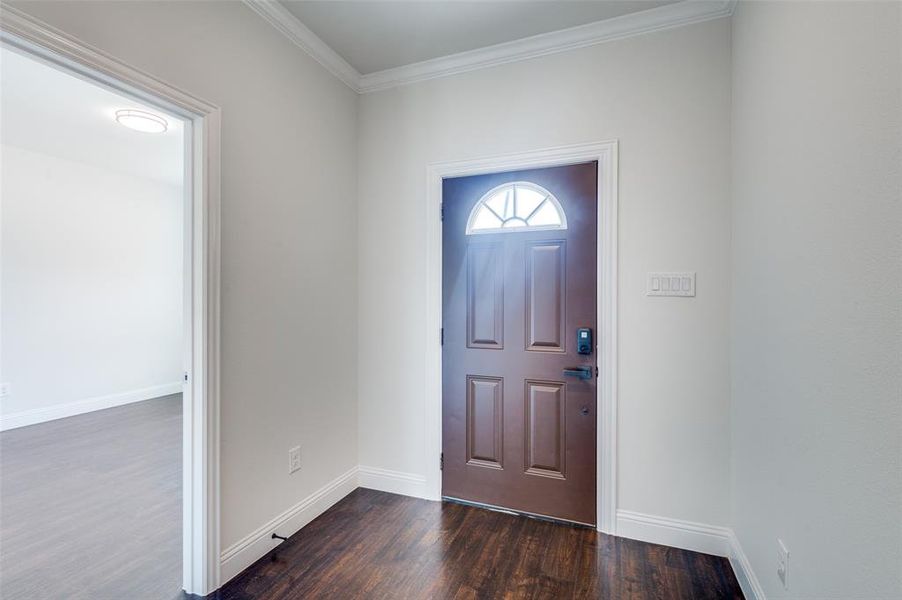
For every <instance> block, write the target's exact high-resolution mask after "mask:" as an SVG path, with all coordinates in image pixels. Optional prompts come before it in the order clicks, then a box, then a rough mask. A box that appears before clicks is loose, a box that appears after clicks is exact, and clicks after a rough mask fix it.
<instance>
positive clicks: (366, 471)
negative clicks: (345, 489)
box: [359, 466, 431, 500]
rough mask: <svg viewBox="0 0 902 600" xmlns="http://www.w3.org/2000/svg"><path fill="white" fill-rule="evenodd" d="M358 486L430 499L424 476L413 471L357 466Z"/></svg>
mask: <svg viewBox="0 0 902 600" xmlns="http://www.w3.org/2000/svg"><path fill="white" fill-rule="evenodd" d="M359 470H360V471H359V473H360V474H359V481H360V487H362V488H368V489H371V490H379V491H380V492H391V493H392V494H401V495H402V496H413V497H414V498H425V499H426V500H430V499H431V498H430V496H429V494H428V490H427V489H426V478H425V477H422V476H420V475H415V474H413V473H403V472H401V471H389V470H388V469H379V468H377V467H364V466H361V467H359Z"/></svg>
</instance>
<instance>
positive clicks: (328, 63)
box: [243, 0, 360, 93]
mask: <svg viewBox="0 0 902 600" xmlns="http://www.w3.org/2000/svg"><path fill="white" fill-rule="evenodd" d="M243 1H244V3H245V4H246V5H247V6H248V7H250V9H251V10H253V11H254V12H255V13H257V14H258V15H260V16H261V17H263V18H264V19H266V21H267V22H268V23H269V24H270V25H272V26H273V27H275V28H276V29H278V30H279V31H280V32H281V33H282V34H283V35H284V36H285V37H287V38H288V39H289V40H291V41H292V42H294V43H295V44H296V45H297V46H299V47H300V48H301V49H302V50H303V51H304V52H306V53H307V54H309V55H310V56H312V57H313V58H314V59H315V60H316V62H318V63H319V64H321V65H322V66H323V67H325V68H326V70H327V71H329V72H330V73H332V74H333V75H335V76H336V77H338V78H339V79H340V80H341V81H343V82H344V83H345V84H346V85H347V86H348V87H350V88H351V89H352V90H354V91H355V92H357V93H360V87H359V85H360V73H358V72H357V70H356V69H355V68H354V67H352V66H351V65H350V64H348V61H346V60H345V59H343V58H342V57H341V56H339V54H338V53H337V52H335V50H333V49H332V48H330V47H329V46H328V45H327V44H326V42H324V41H322V40H321V39H320V38H319V36H317V35H316V34H315V33H313V32H312V31H310V30H309V29H307V26H306V25H304V24H303V23H301V22H300V21H299V20H298V19H297V18H296V17H295V16H294V15H292V14H291V13H290V12H288V11H287V10H286V9H285V7H284V6H282V5H281V4H279V3H278V2H276V1H275V0H243Z"/></svg>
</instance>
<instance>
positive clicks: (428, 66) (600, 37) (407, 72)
mask: <svg viewBox="0 0 902 600" xmlns="http://www.w3.org/2000/svg"><path fill="white" fill-rule="evenodd" d="M737 1H738V0H683V1H682V2H676V3H674V4H667V5H664V6H659V7H657V8H652V9H649V10H643V11H640V12H635V13H631V14H628V15H623V16H621V17H615V18H613V19H605V20H603V21H596V22H594V23H587V24H585V25H578V26H576V27H570V28H568V29H561V30H559V31H552V32H548V33H541V34H539V35H534V36H531V37H527V38H522V39H519V40H514V41H511V42H505V43H502V44H496V45H494V46H487V47H485V48H478V49H476V50H468V51H466V52H460V53H458V54H451V55H449V56H442V57H439V58H433V59H430V60H425V61H422V62H418V63H413V64H409V65H403V66H400V67H395V68H392V69H385V70H383V71H376V72H375V73H367V74H366V75H361V74H360V73H358V72H357V70H356V69H354V67H352V66H351V65H350V64H349V63H348V62H347V61H346V60H345V59H343V58H342V57H341V56H339V55H338V53H337V52H335V51H334V50H332V48H330V47H329V46H328V45H327V44H326V43H325V42H324V41H323V40H321V39H320V38H319V37H318V36H317V35H316V34H315V33H313V32H312V31H310V30H309V29H308V28H307V27H306V26H305V25H304V24H303V23H301V22H300V21H299V20H298V19H297V17H295V16H294V15H292V14H291V13H290V12H288V10H286V9H285V7H284V6H282V5H281V4H279V3H278V2H277V1H276V0H243V2H244V3H245V4H246V5H247V6H249V7H250V8H251V9H252V10H253V11H254V12H256V13H257V14H259V15H260V16H261V17H263V18H264V19H266V21H267V22H269V23H270V24H271V25H272V26H273V27H275V28H276V29H278V30H279V31H280V32H281V33H282V34H283V35H285V36H286V37H287V38H288V39H290V40H291V41H292V42H294V43H295V44H297V45H298V46H299V47H300V48H302V49H303V50H304V51H305V52H307V53H308V54H310V56H312V57H313V58H314V59H316V60H317V61H318V62H319V63H320V64H321V65H323V66H324V67H325V68H326V69H327V70H328V71H329V72H331V73H332V74H333V75H335V76H336V77H338V78H339V79H340V80H341V81H343V82H344V83H345V84H347V86H348V87H350V88H351V89H352V90H354V91H355V92H357V93H359V94H365V93H369V92H377V91H381V90H386V89H389V88H393V87H397V86H401V85H407V84H410V83H416V82H418V81H426V80H429V79H436V78H438V77H447V76H449V75H457V74H458V73H466V72H468V71H475V70H478V69H486V68H489V67H495V66H498V65H503V64H507V63H512V62H517V61H521V60H528V59H530V58H537V57H539V56H546V55H549V54H556V53H558V52H566V51H567V50H576V49H578V48H585V47H587V46H594V45H595V44H601V43H604V42H609V41H613V40H619V39H623V38H626V37H632V36H635V35H642V34H644V33H652V32H654V31H661V30H664V29H672V28H674V27H682V26H685V25H692V24H695V23H701V22H704V21H710V20H713V19H719V18H721V17H728V16H730V15H732V14H733V10H734V9H735V7H736V3H737Z"/></svg>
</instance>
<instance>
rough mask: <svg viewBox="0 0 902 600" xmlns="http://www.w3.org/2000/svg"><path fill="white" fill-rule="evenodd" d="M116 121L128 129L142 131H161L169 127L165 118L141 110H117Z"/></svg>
mask: <svg viewBox="0 0 902 600" xmlns="http://www.w3.org/2000/svg"><path fill="white" fill-rule="evenodd" d="M116 121H117V122H118V123H119V124H120V125H125V126H126V127H128V128H129V129H134V130H135V131H142V132H144V133H163V132H164V131H166V130H167V129H168V128H169V123H167V122H166V119H164V118H163V117H160V116H158V115H155V114H153V113H149V112H144V111H143V110H134V109H127V110H117V111H116Z"/></svg>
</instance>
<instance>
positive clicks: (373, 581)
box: [211, 489, 742, 600]
mask: <svg viewBox="0 0 902 600" xmlns="http://www.w3.org/2000/svg"><path fill="white" fill-rule="evenodd" d="M211 598H215V599H216V600H250V599H252V598H253V599H260V600H263V599H265V600H289V599H291V600H296V599H301V598H304V599H308V598H336V599H342V600H344V599H353V598H368V599H389V598H390V599H405V600H406V599H427V598H429V599H432V598H436V599H439V598H448V599H465V598H466V599H470V598H472V599H483V598H486V599H487V598H531V599H538V598H543V599H545V598H548V599H550V598H604V599H611V600H619V599H630V600H644V599H649V600H652V599H670V598H673V599H677V598H679V599H683V598H685V599H693V600H704V599H720V598H731V599H732V598H742V592H741V591H740V589H739V585H738V583H737V581H736V578H735V577H734V575H733V571H732V569H731V568H730V564H729V562H728V561H727V560H726V559H724V558H720V557H715V556H709V555H706V554H699V553H695V552H688V551H685V550H677V549H675V548H668V547H665V546H658V545H655V544H646V543H644V542H637V541H633V540H627V539H623V538H614V537H610V536H606V535H602V534H599V533H597V532H595V531H593V530H591V529H585V528H578V527H571V526H567V525H560V524H556V523H549V522H546V521H538V520H535V519H529V518H526V517H517V516H513V515H508V514H503V513H498V512H491V511H488V510H485V509H480V508H474V507H469V506H463V505H460V504H451V503H438V502H428V501H425V500H417V499H414V498H407V497H404V496H397V495H394V494H386V493H384V492H376V491H372V490H366V489H358V490H356V491H354V492H352V493H351V494H350V495H349V496H347V497H346V498H345V499H344V500H342V501H341V502H339V503H338V504H336V505H335V506H333V507H332V508H331V509H329V510H328V511H326V512H325V513H324V514H322V515H321V516H320V517H319V518H317V519H316V520H314V521H313V522H311V523H310V524H309V525H307V526H306V527H305V528H304V529H302V530H301V531H299V532H298V533H297V534H295V535H294V536H292V537H291V538H290V539H289V540H288V541H287V542H285V543H283V544H282V545H281V547H280V548H278V549H277V550H276V551H274V552H271V553H270V554H268V555H267V556H265V557H263V558H262V559H261V560H259V561H258V562H256V563H255V564H254V565H252V566H251V567H250V568H249V569H247V570H246V571H245V572H244V573H242V574H241V575H239V576H238V577H236V578H235V579H234V580H232V581H231V582H229V583H228V584H227V585H226V586H225V587H224V588H223V589H221V590H220V591H219V592H218V593H217V594H214V595H213V596H211Z"/></svg>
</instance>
